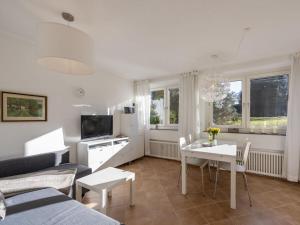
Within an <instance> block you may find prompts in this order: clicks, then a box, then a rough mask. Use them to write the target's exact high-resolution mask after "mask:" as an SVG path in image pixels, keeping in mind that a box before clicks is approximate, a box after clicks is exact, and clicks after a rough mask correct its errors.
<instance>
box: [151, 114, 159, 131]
mask: <svg viewBox="0 0 300 225" xmlns="http://www.w3.org/2000/svg"><path fill="white" fill-rule="evenodd" d="M159 122H160V120H159V116H153V117H152V118H151V124H154V125H155V129H158V124H159Z"/></svg>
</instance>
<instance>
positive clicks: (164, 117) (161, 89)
mask: <svg viewBox="0 0 300 225" xmlns="http://www.w3.org/2000/svg"><path fill="white" fill-rule="evenodd" d="M153 91H164V116H163V119H164V122H165V119H166V90H165V88H153V89H151V90H150V112H151V104H152V92H153ZM150 116H151V114H150ZM163 125H164V123H160V124H157V126H159V127H160V126H163ZM150 126H153V127H155V124H150Z"/></svg>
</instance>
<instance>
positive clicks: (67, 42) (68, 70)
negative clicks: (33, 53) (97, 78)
mask: <svg viewBox="0 0 300 225" xmlns="http://www.w3.org/2000/svg"><path fill="white" fill-rule="evenodd" d="M62 17H63V18H64V19H65V20H66V21H67V22H73V21H74V17H73V16H72V15H71V14H69V13H65V12H63V13H62ZM93 50H94V46H93V40H92V39H91V37H90V36H88V35H87V34H86V33H84V32H82V31H80V30H78V29H76V28H74V27H71V26H68V25H64V24H59V23H53V22H43V23H41V24H39V27H38V59H37V62H38V63H39V64H41V65H43V66H45V67H47V68H48V69H49V70H54V71H56V72H60V73H65V74H73V75H89V74H92V73H93V72H94V53H93Z"/></svg>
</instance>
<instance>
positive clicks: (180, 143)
mask: <svg viewBox="0 0 300 225" xmlns="http://www.w3.org/2000/svg"><path fill="white" fill-rule="evenodd" d="M185 146H186V140H185V137H181V138H179V150H182V148H183V147H185Z"/></svg>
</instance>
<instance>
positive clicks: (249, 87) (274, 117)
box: [212, 73, 289, 129]
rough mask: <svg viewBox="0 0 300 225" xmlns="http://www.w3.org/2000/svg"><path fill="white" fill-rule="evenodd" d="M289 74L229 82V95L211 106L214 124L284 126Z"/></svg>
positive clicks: (229, 125) (257, 126) (246, 78)
mask: <svg viewBox="0 0 300 225" xmlns="http://www.w3.org/2000/svg"><path fill="white" fill-rule="evenodd" d="M288 83H289V79H288V74H287V73H279V74H270V75H261V76H255V77H252V76H249V77H244V78H243V79H237V80H232V81H231V82H230V92H229V94H228V95H227V97H226V98H225V99H223V100H221V101H220V102H214V103H213V105H212V110H213V113H212V124H214V125H217V126H225V127H241V128H251V129H253V128H254V129H255V128H279V129H280V128H285V127H286V125H287V104H288Z"/></svg>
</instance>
